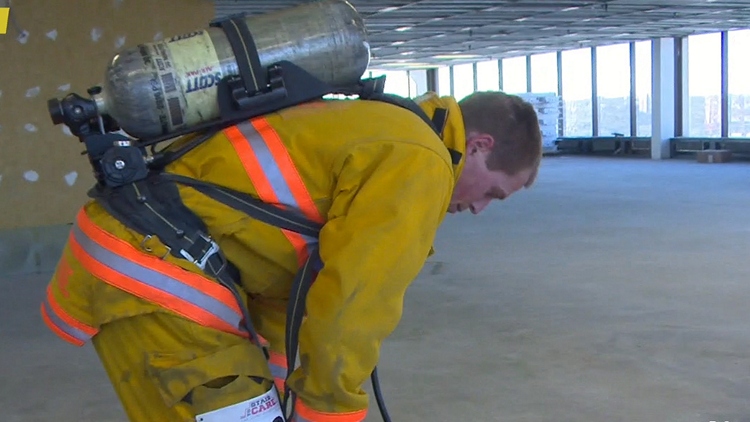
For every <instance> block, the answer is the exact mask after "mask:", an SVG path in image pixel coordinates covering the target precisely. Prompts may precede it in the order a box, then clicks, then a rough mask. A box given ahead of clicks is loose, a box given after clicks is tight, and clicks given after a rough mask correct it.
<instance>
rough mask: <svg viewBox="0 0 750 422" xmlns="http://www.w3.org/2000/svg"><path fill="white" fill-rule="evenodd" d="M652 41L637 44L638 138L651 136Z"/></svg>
mask: <svg viewBox="0 0 750 422" xmlns="http://www.w3.org/2000/svg"><path fill="white" fill-rule="evenodd" d="M652 66H653V65H652V64H651V41H639V42H637V43H635V112H636V114H635V125H636V126H637V128H638V131H637V133H636V136H651V98H652V95H653V94H652V93H651V76H652V75H653V70H652V69H653V67H652Z"/></svg>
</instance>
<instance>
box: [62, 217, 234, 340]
mask: <svg viewBox="0 0 750 422" xmlns="http://www.w3.org/2000/svg"><path fill="white" fill-rule="evenodd" d="M73 236H74V237H75V239H76V241H77V242H78V244H79V245H81V247H82V248H83V250H84V251H86V253H87V254H89V255H91V257H92V258H94V259H95V260H96V261H98V262H100V263H102V264H104V265H106V266H107V267H109V268H111V269H112V270H114V271H116V272H118V273H120V274H124V275H126V276H128V277H130V278H132V279H134V280H135V281H137V282H139V283H142V284H144V285H147V286H150V287H153V288H155V289H158V290H161V291H163V292H165V293H167V294H169V295H172V296H174V297H175V298H177V299H180V300H183V301H185V302H188V303H191V304H193V305H195V306H197V307H199V308H201V309H203V310H205V311H206V312H208V313H210V314H212V315H214V316H215V317H216V318H218V319H220V320H222V321H224V322H225V323H227V324H229V325H230V326H231V327H233V328H235V329H238V330H241V331H245V330H244V327H243V326H242V325H241V321H242V317H241V316H240V315H238V314H237V313H236V312H235V311H234V310H232V308H230V307H229V306H227V305H225V304H224V303H222V302H221V301H219V300H217V299H215V298H213V297H211V296H209V295H207V294H205V293H203V292H201V291H200V290H197V289H195V288H193V287H191V286H188V285H187V284H185V283H183V282H181V281H179V280H177V279H175V278H172V277H169V276H167V275H164V274H162V273H160V272H158V271H154V270H152V269H150V268H148V267H144V266H143V265H140V264H138V263H137V262H133V261H131V260H129V259H127V258H125V257H121V256H119V255H117V254H115V253H113V252H111V251H109V250H108V249H105V248H104V247H102V246H100V245H99V244H98V243H96V242H95V241H94V240H93V239H91V238H89V237H88V236H86V233H84V232H83V231H82V230H81V228H80V227H78V225H77V224H76V225H74V226H73ZM144 299H147V300H148V298H144Z"/></svg>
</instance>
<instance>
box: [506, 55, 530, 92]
mask: <svg viewBox="0 0 750 422" xmlns="http://www.w3.org/2000/svg"><path fill="white" fill-rule="evenodd" d="M503 91H505V92H507V93H508V94H518V93H521V92H526V56H521V57H511V58H509V59H503Z"/></svg>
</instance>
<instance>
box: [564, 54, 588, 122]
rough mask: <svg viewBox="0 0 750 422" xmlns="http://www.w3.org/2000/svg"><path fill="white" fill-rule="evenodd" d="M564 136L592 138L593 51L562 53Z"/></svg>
mask: <svg viewBox="0 0 750 422" xmlns="http://www.w3.org/2000/svg"><path fill="white" fill-rule="evenodd" d="M562 85H563V95H562V97H563V135H564V136H592V135H593V125H592V114H591V96H592V92H591V49H589V48H579V49H577V50H567V51H563V52H562Z"/></svg>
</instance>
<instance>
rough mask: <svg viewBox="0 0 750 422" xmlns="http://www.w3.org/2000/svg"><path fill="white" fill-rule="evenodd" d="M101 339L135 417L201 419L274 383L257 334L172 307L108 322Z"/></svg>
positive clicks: (146, 420)
mask: <svg viewBox="0 0 750 422" xmlns="http://www.w3.org/2000/svg"><path fill="white" fill-rule="evenodd" d="M93 344H94V347H95V348H96V351H97V353H98V354H99V358H100V359H101V361H102V364H103V365H104V368H105V370H106V371H107V374H108V376H109V378H110V381H111V382H112V385H113V386H114V389H115V392H116V393H117V395H118V396H119V398H120V401H121V402H122V404H123V407H124V408H125V412H126V414H127V415H128V418H129V419H130V420H131V421H134V422H172V421H174V422H188V421H190V422H193V421H195V415H196V414H201V413H204V412H208V411H211V410H215V409H219V408H222V407H225V406H229V405H232V404H235V403H239V402H242V401H245V400H248V399H250V398H253V397H257V396H260V395H262V394H264V393H266V392H267V391H268V390H269V389H270V388H271V386H272V385H273V381H272V380H273V378H272V376H271V373H270V370H269V368H268V365H267V361H266V359H265V357H264V356H263V353H262V351H261V350H260V348H258V347H257V346H255V345H254V344H253V343H251V342H250V341H249V340H247V339H244V338H241V337H238V336H235V335H232V334H228V333H224V332H221V331H217V330H213V329H210V328H206V327H203V326H201V325H198V324H196V323H193V322H190V321H187V320H185V319H182V318H180V317H178V316H174V315H171V314H168V313H163V312H157V313H150V314H142V315H136V316H133V317H127V318H122V319H118V320H115V321H113V322H110V323H107V324H104V325H103V326H102V327H101V331H100V332H99V333H98V334H97V335H96V336H95V337H94V338H93Z"/></svg>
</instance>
